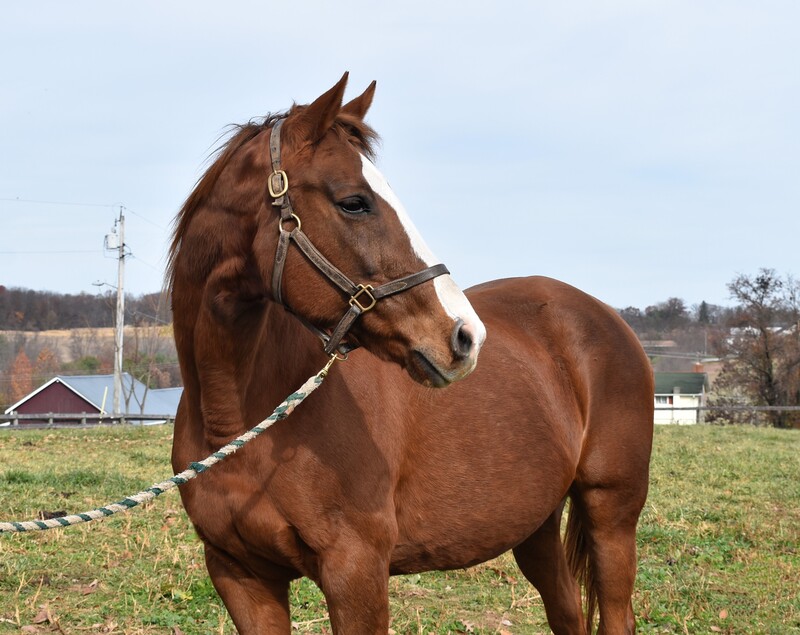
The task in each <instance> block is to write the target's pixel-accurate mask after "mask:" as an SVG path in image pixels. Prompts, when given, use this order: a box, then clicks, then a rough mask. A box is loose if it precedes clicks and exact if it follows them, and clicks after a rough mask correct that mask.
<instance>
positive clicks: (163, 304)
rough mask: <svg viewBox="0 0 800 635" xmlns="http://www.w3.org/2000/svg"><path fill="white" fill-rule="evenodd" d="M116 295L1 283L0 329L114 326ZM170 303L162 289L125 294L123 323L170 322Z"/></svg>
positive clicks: (42, 329)
mask: <svg viewBox="0 0 800 635" xmlns="http://www.w3.org/2000/svg"><path fill="white" fill-rule="evenodd" d="M116 303H117V296H116V293H115V292H113V291H107V292H106V293H103V294H96V295H92V294H90V293H79V294H77V295H72V294H64V293H54V292H51V291H32V290H30V289H20V288H14V287H11V288H6V287H4V286H2V285H0V330H2V331H50V330H56V329H58V330H60V329H75V328H100V327H109V326H114V316H115V313H116ZM171 321H172V315H171V311H170V303H169V301H168V299H167V297H166V294H163V293H148V294H144V295H139V296H134V295H129V294H126V295H125V323H126V324H134V325H136V324H149V323H162V324H164V323H170V322H171Z"/></svg>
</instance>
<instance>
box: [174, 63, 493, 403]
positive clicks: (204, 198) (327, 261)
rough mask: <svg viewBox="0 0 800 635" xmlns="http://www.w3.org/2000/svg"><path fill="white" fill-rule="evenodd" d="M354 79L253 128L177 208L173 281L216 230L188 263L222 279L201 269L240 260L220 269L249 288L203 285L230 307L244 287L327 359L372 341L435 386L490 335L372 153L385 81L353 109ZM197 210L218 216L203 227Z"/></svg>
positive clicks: (466, 363) (202, 279)
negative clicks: (373, 120)
mask: <svg viewBox="0 0 800 635" xmlns="http://www.w3.org/2000/svg"><path fill="white" fill-rule="evenodd" d="M346 83H347V73H345V75H344V76H343V77H342V79H341V80H340V81H339V82H338V83H337V84H336V85H335V86H333V87H332V88H331V89H330V90H328V91H327V92H325V93H324V94H323V95H321V96H320V97H318V98H317V99H316V100H314V101H313V102H312V103H311V104H309V105H305V106H299V105H295V106H293V107H292V108H291V109H290V110H289V111H288V112H287V113H286V114H284V115H280V116H272V117H269V118H268V119H267V120H265V122H264V123H263V124H261V125H259V126H256V125H254V124H250V125H248V126H244V127H242V128H241V129H240V132H239V134H238V135H237V136H236V137H235V138H234V139H232V140H231V141H229V142H228V144H227V146H226V147H225V149H224V151H223V152H222V154H221V155H220V157H219V158H218V159H217V161H216V163H215V164H214V165H212V167H211V168H209V171H208V172H207V173H206V176H204V177H203V179H202V180H201V182H200V183H199V184H198V186H197V188H195V191H194V192H193V194H192V195H191V196H190V197H189V199H188V200H187V203H186V205H185V206H184V209H183V211H182V212H181V215H180V216H179V219H178V227H177V229H176V234H175V239H174V242H173V250H172V265H171V266H172V280H173V285H174V284H175V282H176V280H178V278H179V277H180V276H181V275H182V273H181V271H179V270H180V269H181V267H182V266H183V265H182V263H181V262H180V258H178V252H179V251H187V250H188V248H189V244H188V240H189V238H190V237H192V234H193V233H195V234H197V235H198V236H199V235H200V233H201V232H205V235H204V236H203V237H202V240H201V239H199V238H197V237H195V240H194V242H193V246H192V250H193V251H194V250H195V249H196V248H199V249H203V250H205V251H206V252H207V256H204V255H203V254H202V253H200V252H197V251H194V253H193V254H192V255H188V256H187V259H186V262H188V263H192V262H193V263H195V268H196V269H197V271H195V273H194V274H193V276H192V277H193V278H194V279H195V281H196V283H201V284H205V285H206V287H208V286H209V285H210V284H211V282H206V281H210V280H211V279H212V278H214V274H212V273H211V270H210V267H212V266H213V265H209V271H200V270H199V268H200V267H201V266H202V263H205V262H210V261H211V259H214V258H215V259H217V260H218V261H224V260H225V258H226V256H225V253H224V252H226V251H227V252H229V253H230V254H231V255H230V257H228V260H229V261H230V262H231V263H233V264H230V265H227V266H225V267H223V266H217V269H218V270H220V271H222V270H223V269H226V270H227V271H229V272H236V273H237V275H238V272H245V273H247V272H248V271H249V273H247V275H248V276H249V277H248V279H247V284H244V282H241V283H238V282H235V281H234V282H230V280H229V281H228V282H226V283H225V284H227V287H226V289H225V290H223V291H215V292H214V293H211V294H209V293H208V292H207V293H206V294H205V295H206V296H209V295H210V296H211V297H212V298H215V300H214V301H215V302H217V303H218V304H223V302H222V300H219V298H229V297H230V296H231V295H237V294H238V296H239V297H240V298H241V297H245V296H247V297H248V298H252V297H256V296H263V297H264V298H269V299H271V300H274V301H276V302H278V303H280V304H282V305H283V306H284V307H286V308H287V309H289V310H290V311H291V312H292V313H294V314H295V315H296V316H297V317H298V318H299V319H300V321H301V322H302V323H303V324H304V325H306V326H307V327H308V328H310V329H311V330H312V331H314V332H315V333H316V334H318V335H319V336H320V337H321V338H322V340H323V345H324V348H325V351H326V352H327V353H329V354H331V353H334V352H336V351H339V352H344V351H346V350H348V349H350V348H354V347H356V346H364V347H365V348H367V349H368V350H370V351H371V352H372V353H374V354H375V355H377V356H378V357H380V358H382V359H384V360H387V361H392V362H396V363H398V364H400V365H401V366H402V367H404V368H405V369H407V371H408V372H409V374H410V375H411V376H412V377H413V378H414V379H415V380H417V381H419V382H421V383H423V384H426V385H430V386H436V387H440V386H446V385H448V384H450V383H451V382H453V381H456V380H459V379H462V378H463V377H466V376H467V375H468V374H469V373H470V372H471V371H472V370H473V369H474V368H475V365H476V363H477V359H478V353H479V351H480V348H481V345H482V343H483V341H484V339H485V337H486V330H485V328H484V326H483V323H482V322H481V320H480V319H479V318H478V316H477V315H476V313H475V311H474V310H473V308H472V306H471V305H470V303H469V301H468V300H467V298H466V297H465V296H464V294H463V293H462V292H461V290H460V289H459V288H458V287H457V286H456V284H455V283H454V282H453V280H452V279H451V277H450V275H449V272H448V271H447V269H446V268H445V267H444V265H442V264H440V263H439V261H438V260H437V259H436V258H435V257H434V256H433V254H432V252H431V251H430V249H429V248H428V247H427V245H426V244H425V242H424V240H423V239H422V237H421V236H420V235H419V232H418V231H417V230H416V228H415V227H414V225H413V224H412V223H411V221H410V219H409V217H408V214H407V213H406V211H405V209H404V208H403V205H402V204H401V203H400V201H399V200H398V198H397V196H396V195H395V194H394V192H393V191H392V190H391V188H390V187H389V184H388V183H387V181H386V179H385V178H384V177H383V175H382V174H381V172H380V171H379V170H378V168H377V167H376V166H375V163H374V162H373V157H374V151H373V146H374V142H375V140H376V138H377V135H376V133H375V132H374V131H373V130H372V129H371V128H370V127H369V126H368V125H366V124H365V123H364V116H365V115H366V113H367V110H368V109H369V107H370V104H371V102H372V98H373V94H374V91H375V82H373V83H372V84H370V86H369V87H368V88H367V90H366V91H365V92H364V93H363V94H361V95H360V96H359V97H356V98H355V99H353V100H352V101H350V102H348V103H346V104H343V101H342V99H343V95H344V90H345V86H346ZM198 210H200V211H199V212H198ZM197 214H205V215H206V217H208V220H202V221H201V220H199V219H198V220H197V221H196V222H194V224H193V226H192V216H193V215H197ZM211 216H214V220H213V221H211V220H210V217H211ZM212 225H213V227H212ZM237 228H247V229H237ZM245 250H247V251H249V254H247V255H246V256H239V255H237V254H241V253H242V252H243V251H245ZM247 263H254V266H250V265H248V264H247ZM253 269H255V270H256V271H257V276H254V274H253V271H252V270H253ZM245 273H242V278H243V279H244V277H245ZM230 275H233V274H230V273H228V274H225V276H228V278H230ZM218 277H220V279H222V278H223V277H224V276H223V275H222V274H220V275H219V276H218ZM255 278H258V279H255ZM226 279H227V278H226ZM230 304H231V305H232V306H233V305H235V306H239V305H241V302H238V301H237V302H236V303H230Z"/></svg>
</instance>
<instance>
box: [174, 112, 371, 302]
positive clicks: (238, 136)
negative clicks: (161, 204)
mask: <svg viewBox="0 0 800 635" xmlns="http://www.w3.org/2000/svg"><path fill="white" fill-rule="evenodd" d="M305 108H306V106H298V105H297V104H294V105H293V106H292V108H291V109H290V110H289V112H288V113H275V114H272V113H270V114H267V115H266V116H265V117H264V118H263V119H262V120H261V121H258V120H251V121H249V122H247V123H246V124H233V125H231V126H230V127H229V128H230V129H231V130H232V133H231V134H230V136H229V137H228V139H227V140H226V141H224V142H223V143H222V144H221V145H220V146H219V147H218V148H217V149H216V150H214V152H213V153H212V155H211V156H212V157H215V158H214V162H213V163H212V164H211V166H210V167H209V168H208V169H207V170H206V172H205V173H204V174H203V176H202V177H200V179H199V180H198V182H197V185H195V188H194V190H192V193H191V194H189V197H188V198H187V199H186V202H185V203H184V204H183V206H182V207H181V210H180V211H179V212H178V215H177V216H176V217H175V221H174V230H173V233H172V242H171V244H170V248H169V253H168V256H167V281H168V286H169V288H170V289H171V288H172V283H173V281H174V274H175V261H176V259H177V256H178V252H179V251H180V248H181V242H182V239H183V236H184V235H185V234H186V231H187V229H188V227H189V223H190V222H191V220H192V218H193V216H194V213H195V212H196V210H197V209H198V208H199V207H200V206H201V204H202V202H203V201H204V200H206V198H207V197H208V195H209V194H210V193H211V191H212V190H213V189H214V186H215V185H216V183H217V180H218V179H219V176H220V174H222V171H223V170H224V169H225V166H227V165H228V163H229V162H230V160H231V158H232V157H233V156H234V155H235V154H236V152H237V151H238V150H239V149H240V148H241V147H242V146H244V145H245V144H246V143H248V142H249V141H250V140H252V139H253V138H254V137H256V136H257V135H258V134H259V133H260V132H261V131H262V130H265V129H268V128H271V127H272V126H273V125H274V124H275V122H276V121H277V120H278V119H281V118H283V117H288V116H291V115H294V114H296V113H300V112H302V111H303V110H305ZM333 130H334V132H335V133H336V134H338V135H339V136H340V137H342V138H343V139H347V140H349V141H350V142H351V143H354V144H355V145H356V146H357V147H358V148H359V150H360V151H361V152H363V153H364V154H365V155H366V156H368V157H369V158H370V159H373V158H374V156H375V146H376V145H377V142H378V134H377V133H376V132H375V131H374V130H373V129H372V128H370V127H369V126H368V125H367V124H365V123H364V122H363V121H362V120H361V119H359V118H358V117H353V116H350V115H347V114H340V115H339V116H338V117H337V119H336V122H335V123H334V127H333Z"/></svg>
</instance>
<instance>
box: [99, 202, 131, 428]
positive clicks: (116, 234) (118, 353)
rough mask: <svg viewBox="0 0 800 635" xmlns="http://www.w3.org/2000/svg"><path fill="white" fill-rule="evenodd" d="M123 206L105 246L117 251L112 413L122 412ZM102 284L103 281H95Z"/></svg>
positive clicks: (115, 414)
mask: <svg viewBox="0 0 800 635" xmlns="http://www.w3.org/2000/svg"><path fill="white" fill-rule="evenodd" d="M124 209H125V208H124V207H123V206H122V205H120V206H119V218H118V219H117V220H116V221H114V227H113V229H112V230H111V233H110V234H106V240H105V247H106V249H107V250H109V251H116V252H117V313H116V319H115V320H114V393H113V397H112V408H113V413H112V414H113V415H114V416H119V415H120V414H122V411H121V406H120V399H121V396H122V343H123V337H124V330H125V288H124V283H125V215H124V214H123V213H122V212H123V210H124ZM97 284H103V283H97Z"/></svg>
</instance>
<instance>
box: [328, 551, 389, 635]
mask: <svg viewBox="0 0 800 635" xmlns="http://www.w3.org/2000/svg"><path fill="white" fill-rule="evenodd" d="M339 543H341V544H337V545H336V546H335V547H333V548H329V549H326V550H325V552H324V553H323V554H321V558H320V580H319V582H320V587H321V588H322V592H323V593H324V594H325V599H326V601H327V603H328V611H329V613H330V619H331V626H332V627H333V632H334V635H371V634H376V635H377V634H380V635H386V633H387V632H388V630H389V554H388V549H387V550H383V549H377V548H375V547H373V546H372V545H365V544H363V543H354V542H350V541H339Z"/></svg>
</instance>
